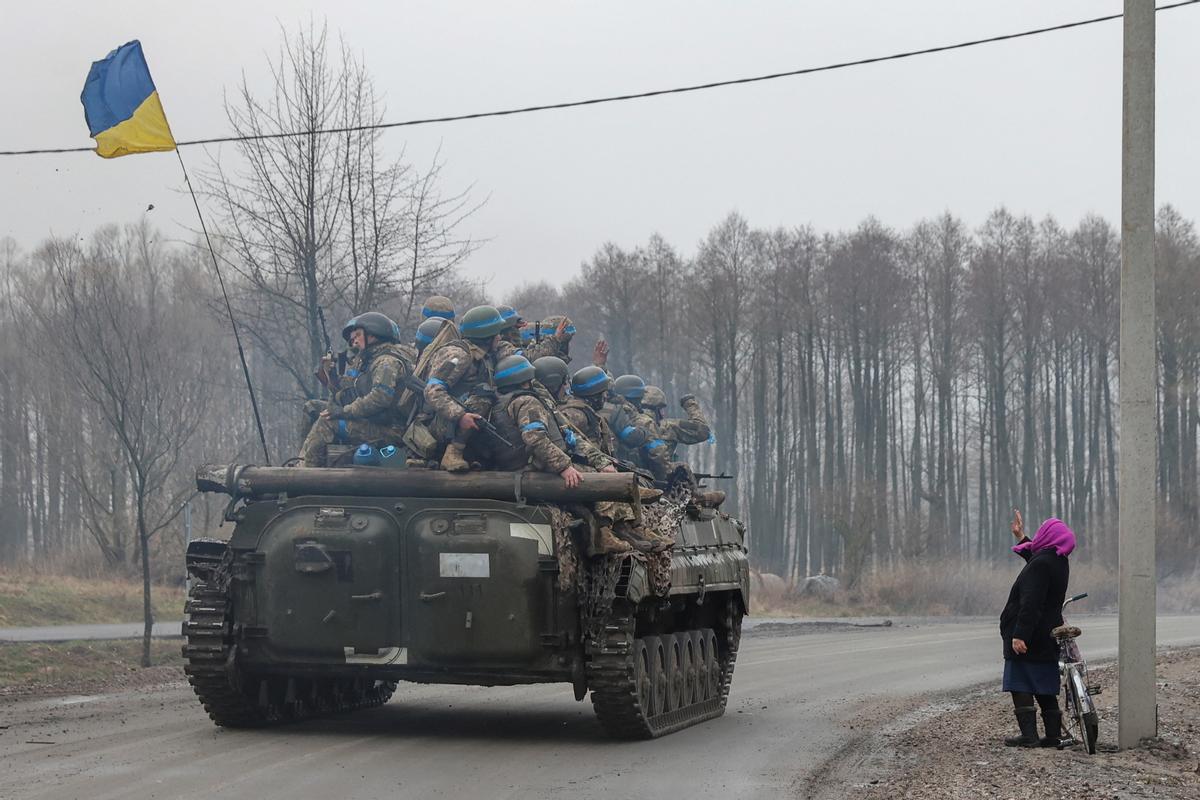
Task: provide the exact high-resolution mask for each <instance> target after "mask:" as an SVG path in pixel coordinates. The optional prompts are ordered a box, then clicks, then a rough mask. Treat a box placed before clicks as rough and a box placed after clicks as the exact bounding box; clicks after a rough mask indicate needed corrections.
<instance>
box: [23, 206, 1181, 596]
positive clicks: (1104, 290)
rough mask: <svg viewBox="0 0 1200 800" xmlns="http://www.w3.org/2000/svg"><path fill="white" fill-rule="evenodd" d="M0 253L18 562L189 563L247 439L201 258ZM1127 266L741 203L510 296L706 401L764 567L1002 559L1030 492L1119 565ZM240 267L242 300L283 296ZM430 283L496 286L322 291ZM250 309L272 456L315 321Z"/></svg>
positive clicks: (1169, 412)
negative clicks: (188, 538) (827, 222)
mask: <svg viewBox="0 0 1200 800" xmlns="http://www.w3.org/2000/svg"><path fill="white" fill-rule="evenodd" d="M1157 241H1158V265H1159V269H1158V271H1159V338H1158V342H1159V367H1160V392H1159V398H1160V402H1159V420H1160V422H1159V427H1160V444H1161V446H1160V467H1159V473H1160V480H1159V485H1160V493H1161V515H1160V540H1161V547H1162V549H1163V551H1164V553H1165V554H1166V555H1165V557H1163V558H1161V559H1160V560H1159V564H1160V569H1161V570H1162V571H1163V573H1164V575H1166V574H1172V573H1173V574H1189V573H1191V572H1192V571H1194V570H1195V569H1196V566H1197V564H1196V559H1197V556H1196V554H1197V544H1198V542H1197V515H1198V508H1197V489H1198V477H1197V454H1198V453H1197V435H1198V433H1200V393H1198V384H1197V377H1198V376H1197V372H1198V371H1200V330H1198V327H1200V322H1198V321H1197V316H1196V314H1195V311H1194V308H1195V304H1196V300H1197V299H1198V298H1200V240H1198V239H1197V236H1196V232H1195V228H1194V225H1193V224H1192V223H1191V222H1189V221H1187V220H1186V219H1184V218H1183V217H1182V216H1181V215H1180V214H1179V213H1178V212H1177V211H1175V210H1174V209H1173V208H1171V207H1169V206H1167V207H1164V208H1163V209H1162V210H1161V211H1160V213H1159V219H1158V239H1157ZM326 246H327V247H329V246H330V245H328V244H327V245H326ZM2 251H3V252H2V255H3V258H4V262H5V263H4V275H5V280H4V283H3V285H2V286H0V291H2V293H3V294H2V298H0V300H2V306H0V307H2V308H3V314H2V316H0V328H2V332H3V337H2V340H3V342H4V345H3V351H2V352H0V402H2V403H3V407H4V409H5V413H4V414H3V416H2V418H0V426H2V430H0V498H2V502H0V558H3V560H4V561H6V562H19V561H25V560H34V561H38V560H54V559H58V560H60V561H61V560H64V559H65V560H72V559H83V560H88V559H91V560H92V561H97V560H102V561H103V562H104V563H106V564H108V565H111V566H112V567H113V568H116V569H120V568H127V567H129V566H131V565H134V564H137V563H138V560H139V556H140V553H141V552H142V550H143V547H144V544H145V543H146V542H149V543H150V547H151V549H152V552H160V553H162V558H161V560H160V561H159V562H158V567H157V570H158V571H159V573H160V574H161V575H162V576H164V577H166V576H170V575H178V573H179V561H178V555H179V553H180V550H181V547H182V537H183V530H182V520H181V516H180V513H179V512H180V509H181V508H182V504H183V503H184V502H185V501H187V500H189V498H190V499H191V501H192V502H193V504H194V506H195V509H196V514H195V516H194V519H195V528H196V530H195V531H194V534H195V535H200V534H201V533H206V534H211V533H214V532H216V525H217V523H218V522H219V511H220V509H219V508H218V507H215V506H213V505H211V501H205V500H203V499H202V498H195V497H192V496H191V493H190V478H191V470H192V467H193V466H194V465H195V464H196V463H199V462H202V461H205V460H217V461H224V460H235V459H240V460H243V461H245V460H254V459H256V457H257V452H256V447H255V441H256V437H255V434H254V431H253V427H252V422H251V419H252V418H251V415H250V412H249V408H248V401H247V400H246V395H245V391H244V388H243V386H242V385H241V383H240V374H239V371H238V369H237V368H236V359H235V358H234V357H233V349H232V345H231V343H230V334H229V331H228V329H227V324H226V323H225V321H224V319H223V317H222V315H221V314H219V313H218V311H219V308H218V307H217V306H216V305H215V303H214V302H213V298H214V281H213V279H212V276H211V273H210V270H209V269H208V268H207V267H206V265H205V262H204V261H203V260H202V259H201V258H200V257H199V253H198V251H197V250H195V249H194V248H187V247H182V246H174V247H169V246H166V245H163V244H161V243H159V242H158V241H157V234H156V232H155V231H154V229H153V228H152V227H151V226H150V225H149V224H147V223H145V222H143V223H141V224H139V225H133V226H129V227H128V228H126V229H123V230H119V229H117V228H105V229H102V230H101V231H99V232H97V233H96V234H95V235H93V236H92V237H91V238H90V239H89V240H88V241H86V242H84V241H80V240H78V239H51V240H48V241H46V242H44V243H43V244H41V245H40V246H38V247H37V248H35V249H33V250H32V251H29V252H23V251H22V250H20V249H19V248H18V247H17V246H16V244H15V243H13V242H6V243H5V244H4V247H3V248H2ZM324 257H325V256H322V258H324ZM229 258H230V259H231V260H232V259H234V258H236V256H232V255H231V256H229ZM1119 264H1120V257H1119V240H1118V236H1117V232H1116V230H1115V229H1114V228H1113V226H1112V225H1111V224H1110V223H1109V222H1107V221H1106V220H1104V219H1101V218H1098V217H1088V218H1086V219H1084V220H1082V221H1081V222H1080V223H1079V224H1078V225H1077V226H1075V227H1074V228H1073V229H1065V228H1063V227H1061V226H1060V225H1058V224H1057V223H1056V222H1054V221H1053V220H1052V219H1045V220H1042V221H1040V222H1036V221H1034V220H1033V219H1031V218H1029V217H1026V216H1018V215H1015V214H1013V213H1011V212H1009V211H1007V210H1005V209H1002V208H1001V209H998V210H996V211H995V212H993V213H992V214H991V215H990V216H989V217H988V219H987V220H986V221H985V222H984V223H983V224H982V225H981V226H979V227H978V228H977V229H974V230H972V229H970V228H969V227H968V226H967V225H965V224H964V223H963V222H962V221H961V220H959V219H956V218H955V217H954V216H952V215H950V214H946V215H944V216H942V217H940V218H937V219H933V220H925V221H922V222H920V223H918V224H916V225H914V226H913V227H911V228H910V229H908V230H903V231H900V230H894V229H891V228H888V227H886V226H885V225H883V224H882V223H880V222H879V221H877V220H874V219H868V220H865V221H864V222H863V223H862V224H860V225H859V226H858V227H857V228H855V229H854V230H850V231H843V232H837V233H821V232H817V231H814V230H812V229H811V228H807V227H799V228H794V229H787V230H783V229H777V230H759V229H755V228H752V227H751V226H750V224H749V222H748V221H747V220H745V219H743V218H742V217H741V216H739V215H737V214H736V213H735V214H730V215H729V216H728V217H727V218H726V219H724V220H722V221H721V222H720V223H719V224H718V225H716V226H715V227H714V228H713V229H712V230H711V231H710V233H709V234H708V235H707V236H706V237H705V238H704V240H703V241H701V242H700V243H699V245H698V247H697V248H696V249H695V251H694V253H691V254H683V253H681V252H679V251H678V250H676V249H675V248H674V247H673V246H672V245H670V244H669V243H667V242H666V241H664V240H663V239H662V238H661V237H658V236H655V237H652V238H651V239H650V240H649V241H648V242H647V243H646V244H645V245H644V246H641V247H636V248H633V249H625V248H621V247H618V246H617V245H614V244H611V243H610V244H605V245H603V246H601V247H600V248H599V249H598V250H597V252H596V254H595V256H594V257H593V258H592V259H591V260H589V261H588V262H586V263H584V264H583V265H582V267H581V269H580V271H579V273H578V274H577V275H576V276H575V277H573V278H572V279H570V280H569V281H567V282H566V283H565V284H564V285H563V286H561V287H556V286H552V285H549V284H544V283H543V284H534V285H526V286H523V287H521V288H519V289H518V290H516V291H514V292H511V293H510V294H509V296H507V297H505V298H502V299H504V300H507V301H509V302H511V303H512V304H513V305H515V306H516V307H517V308H519V309H520V310H521V311H522V313H523V314H524V315H525V316H526V317H527V318H528V319H536V318H538V317H540V316H545V315H548V314H550V313H554V312H556V311H565V312H566V313H568V314H570V315H571V317H572V319H573V320H574V321H575V323H576V326H577V327H578V328H579V330H580V334H579V335H578V336H577V337H576V342H575V345H574V348H573V349H574V352H575V353H576V354H577V355H576V366H578V365H579V363H580V362H581V359H583V358H586V354H587V353H589V352H590V348H591V345H592V343H593V342H594V340H595V339H596V338H597V337H599V336H604V337H605V338H606V339H607V340H608V341H609V343H610V345H611V348H612V356H611V360H610V366H611V368H612V369H613V370H614V372H617V373H620V372H625V371H637V372H639V373H640V374H642V375H643V376H645V377H646V378H647V380H648V381H650V382H653V383H657V384H659V385H660V386H661V387H662V388H663V389H664V390H665V391H666V392H667V394H668V397H671V398H673V399H674V398H678V397H679V396H680V395H682V394H683V393H685V392H694V393H696V394H697V395H699V396H700V398H701V399H702V402H703V404H704V406H705V407H706V408H707V409H708V410H709V411H710V414H711V417H712V421H713V423H714V429H715V431H716V441H715V442H714V443H712V444H701V445H695V446H692V447H690V448H688V449H687V450H685V451H684V452H685V454H686V456H687V457H688V458H689V459H690V460H692V461H693V462H694V463H695V464H697V465H700V466H704V467H713V468H715V469H717V470H727V471H730V472H732V473H734V474H736V475H737V480H736V482H734V483H733V484H731V485H730V486H728V487H727V488H728V489H729V491H730V500H729V507H730V508H731V509H733V510H735V511H736V512H737V513H739V514H741V515H743V516H744V517H746V518H747V519H748V521H749V523H750V530H751V536H752V541H753V548H752V553H753V557H754V559H755V561H756V562H757V564H758V565H760V566H761V567H762V568H763V569H766V570H769V571H772V572H777V573H780V574H784V575H791V576H798V575H804V574H812V573H817V572H821V571H824V572H827V573H831V574H836V575H840V576H843V577H844V578H845V579H847V580H848V581H850V582H851V583H853V581H854V580H856V579H857V578H858V577H859V576H861V575H862V574H864V571H866V570H870V569H875V568H882V567H887V566H888V565H891V564H894V563H896V562H898V561H903V560H906V559H914V558H927V557H938V558H950V559H971V560H996V559H1000V558H1003V557H1004V555H1005V552H1006V549H1005V542H1006V540H1007V537H1008V532H1007V529H1006V525H1005V523H1006V520H1007V519H1008V518H1009V516H1010V514H1011V509H1012V508H1013V507H1014V506H1017V507H1020V508H1022V509H1023V510H1024V511H1025V514H1026V517H1027V518H1028V519H1030V520H1036V519H1040V518H1042V517H1044V516H1048V515H1057V516H1061V517H1063V518H1064V519H1067V520H1069V521H1070V523H1071V524H1072V525H1073V526H1074V527H1075V528H1076V529H1077V530H1078V531H1080V532H1082V534H1083V535H1082V537H1081V539H1082V542H1083V546H1082V547H1081V551H1080V554H1079V557H1080V558H1082V559H1084V560H1094V561H1097V562H1100V563H1104V564H1112V563H1115V558H1116V498H1117V491H1116V485H1117V463H1118V456H1119V448H1118V432H1117V430H1116V429H1115V425H1116V419H1117V404H1118V402H1119V397H1118V395H1117V366H1118V365H1117V356H1116V354H1117V346H1116V345H1117V341H1116V333H1117V322H1118V315H1117V300H1118V279H1119ZM333 279H334V278H332V277H331V280H333ZM235 282H236V285H237V290H238V296H239V297H241V298H243V302H249V300H247V298H256V297H257V296H258V295H259V294H260V293H263V294H265V295H266V296H267V299H266V300H264V302H267V301H270V302H274V301H275V300H276V295H278V294H279V292H275V291H269V292H268V291H265V290H262V289H259V288H256V286H255V284H254V282H253V280H252V279H251V278H250V277H249V276H246V275H243V274H241V273H240V272H239V273H238V274H237V277H236V278H235ZM434 288H437V289H440V290H442V291H445V292H446V293H449V294H450V295H451V296H453V297H454V298H455V300H456V301H457V302H458V304H459V305H460V307H465V306H466V305H469V304H471V303H473V302H478V301H481V300H484V299H486V295H485V294H484V293H481V291H480V289H479V287H478V286H475V285H472V284H470V283H468V282H465V281H463V280H461V279H460V278H459V277H458V273H457V271H456V270H455V269H454V267H453V266H451V267H450V268H448V269H447V270H446V271H445V272H444V273H443V274H442V280H441V281H440V282H439V283H438V284H436V285H429V286H427V285H420V286H416V287H414V286H404V287H403V288H397V287H392V288H390V289H389V290H388V291H387V292H383V293H378V294H375V295H373V296H371V298H370V302H369V303H368V302H365V301H364V302H363V303H362V304H359V305H350V304H348V303H346V302H345V301H344V298H342V297H333V298H330V299H329V300H328V302H329V303H330V306H329V308H330V313H331V316H334V317H336V319H338V320H340V319H341V318H342V316H344V315H345V314H348V313H353V312H357V311H361V310H364V309H366V308H368V307H381V308H383V309H384V310H385V311H389V312H391V313H393V314H395V315H396V316H397V318H399V319H401V320H404V324H405V327H406V330H411V329H412V326H413V324H414V322H415V320H413V319H412V317H411V315H408V316H406V314H405V310H406V309H410V308H411V307H412V303H413V302H414V297H415V300H416V301H417V302H419V300H420V297H419V296H417V294H419V293H420V292H424V291H428V290H432V289H434ZM495 299H497V300H499V299H501V298H495ZM298 305H299V306H300V307H302V306H303V303H302V301H298ZM240 324H241V325H242V326H243V328H244V330H245V331H246V332H248V333H249V334H250V337H251V341H252V342H253V343H254V344H253V345H252V347H251V369H252V372H253V374H254V376H255V380H256V383H257V384H258V386H259V387H261V389H262V390H263V393H264V395H265V397H266V405H265V409H264V413H265V417H266V421H267V427H268V437H269V442H270V444H271V448H272V451H273V452H274V453H277V454H279V455H278V456H277V458H276V460H281V459H282V458H284V457H287V456H290V455H292V454H294V452H295V450H296V446H297V443H298V439H299V436H300V429H301V424H300V423H301V420H300V417H299V413H298V408H299V405H300V403H301V402H302V400H303V399H304V398H305V397H307V396H308V392H309V391H310V387H308V385H307V382H306V381H307V374H308V373H307V370H308V369H309V368H310V366H311V365H310V364H309V353H308V350H309V346H308V342H307V338H308V332H307V331H306V330H305V327H304V325H303V324H301V323H298V324H297V326H296V328H297V329H296V330H295V331H293V332H292V333H291V334H290V342H289V341H282V342H280V344H279V347H278V348H276V349H275V350H270V349H268V348H265V347H262V346H259V345H258V342H259V340H260V338H269V337H276V338H284V339H287V338H288V337H289V334H288V333H287V332H286V331H284V330H280V329H278V328H271V329H269V330H263V329H262V328H261V327H260V326H259V324H258V322H257V321H256V320H255V318H254V317H253V316H252V315H250V314H245V315H244V316H243V317H242V318H241V320H240ZM273 324H275V325H277V324H278V321H277V320H276V321H274V323H273ZM334 324H335V325H336V324H337V323H336V322H335V323H334ZM297 342H300V343H301V344H299V345H297V344H296V343H297ZM289 352H290V353H293V355H292V356H291V360H290V361H284V362H283V363H281V358H280V354H283V353H289ZM218 535H219V534H218Z"/></svg>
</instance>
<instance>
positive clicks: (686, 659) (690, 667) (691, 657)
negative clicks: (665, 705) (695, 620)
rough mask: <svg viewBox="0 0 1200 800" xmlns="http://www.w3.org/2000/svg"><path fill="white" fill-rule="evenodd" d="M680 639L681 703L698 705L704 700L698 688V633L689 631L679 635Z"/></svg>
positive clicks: (702, 693)
mask: <svg viewBox="0 0 1200 800" xmlns="http://www.w3.org/2000/svg"><path fill="white" fill-rule="evenodd" d="M676 636H679V637H682V638H681V639H680V645H681V646H682V648H683V702H684V704H686V705H691V704H692V703H699V702H700V701H701V700H703V699H704V692H703V690H702V689H701V688H700V660H699V653H700V632H699V631H689V632H687V633H679V634H676Z"/></svg>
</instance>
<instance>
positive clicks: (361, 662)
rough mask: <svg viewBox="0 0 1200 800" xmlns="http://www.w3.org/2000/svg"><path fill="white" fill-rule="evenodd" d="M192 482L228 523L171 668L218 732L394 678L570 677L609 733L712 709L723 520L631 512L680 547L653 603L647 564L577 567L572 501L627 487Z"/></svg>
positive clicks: (731, 531) (716, 706)
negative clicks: (216, 496) (180, 654)
mask: <svg viewBox="0 0 1200 800" xmlns="http://www.w3.org/2000/svg"><path fill="white" fill-rule="evenodd" d="M197 485H198V487H199V488H200V489H201V490H202V491H216V492H224V493H227V494H231V495H233V500H232V501H231V503H230V506H229V508H228V509H227V512H226V515H227V518H228V519H230V520H231V521H233V522H235V523H236V525H235V528H234V531H233V535H232V537H231V538H230V540H229V541H228V542H223V541H217V540H198V541H195V542H192V544H191V545H190V546H189V548H188V555H187V564H188V572H189V575H191V577H192V578H193V579H194V583H193V586H192V590H191V592H190V594H189V599H188V604H187V619H186V621H185V622H184V634H185V635H186V638H187V642H186V644H185V645H184V655H185V658H186V667H185V669H186V672H187V674H188V678H189V681H190V682H191V684H192V686H193V687H194V689H195V692H196V694H197V696H198V697H199V699H200V701H201V703H203V705H204V707H205V709H206V710H207V711H208V713H209V715H210V716H211V717H212V719H213V720H214V721H215V722H216V723H217V724H219V725H224V726H230V727H246V726H261V725H268V724H272V723H275V722H279V721H285V720H289V719H301V718H305V717H309V716H313V715H317V714H323V713H329V712H332V711H340V710H352V709H356V708H363V707H368V706H375V705H380V704H382V703H384V702H386V701H387V700H388V699H389V698H390V696H391V694H392V691H393V690H394V688H395V686H396V682H397V681H399V680H408V681H418V682H424V683H460V684H477V685H487V686H491V685H507V684H523V683H551V682H565V683H570V684H572V685H573V686H574V688H575V693H576V698H577V699H581V700H582V699H583V698H584V697H585V696H586V695H587V693H588V692H589V691H590V692H591V695H592V703H593V706H594V707H595V710H596V714H597V716H598V717H599V719H600V721H601V723H602V724H603V725H604V727H605V728H606V729H607V730H608V731H609V732H610V733H612V734H613V735H617V736H623V737H643V738H645V737H654V736H659V735H662V734H664V733H669V732H671V731H674V730H678V729H680V728H683V727H686V726H688V725H693V724H695V723H697V722H699V721H702V720H705V719H710V718H712V717H715V716H719V715H720V714H722V713H723V712H724V709H725V704H726V699H727V697H728V692H729V687H730V681H731V679H732V674H733V665H734V660H735V659H736V656H737V648H738V642H739V638H740V632H741V619H742V615H743V614H744V613H745V610H746V603H747V601H748V581H749V568H748V565H747V562H746V552H745V547H744V529H743V527H742V525H741V523H740V522H738V521H737V520H735V519H733V518H731V517H729V516H728V515H725V514H722V513H720V512H718V511H716V510H714V509H711V508H702V507H699V506H696V505H692V504H687V505H685V504H684V503H682V502H679V503H674V504H672V503H671V502H668V501H665V500H660V501H658V502H655V503H652V504H648V505H646V506H645V507H644V509H643V514H644V517H645V518H646V519H647V520H648V521H649V522H656V523H657V524H658V525H659V526H660V530H661V529H662V526H669V528H670V532H671V533H672V534H673V536H674V538H675V541H676V544H675V546H674V548H673V550H671V551H670V553H669V555H668V556H665V557H664V558H666V559H668V560H669V573H670V585H669V589H668V588H666V587H659V588H660V589H662V591H661V593H658V594H656V593H655V588H654V581H652V579H651V578H652V574H651V566H652V563H651V560H652V559H653V558H655V557H654V556H641V555H628V556H623V557H599V558H587V557H585V556H584V555H583V554H584V553H585V552H586V549H585V547H586V541H587V538H588V537H589V536H592V535H594V534H595V525H596V520H595V519H594V518H593V517H592V515H591V514H590V513H588V511H587V507H586V504H587V503H590V502H594V501H595V500H599V499H623V500H630V499H632V498H640V497H641V494H642V490H641V489H640V488H639V487H638V485H637V483H636V482H635V478H634V476H627V475H611V474H588V475H586V476H585V480H584V483H583V485H581V486H580V487H578V488H577V489H575V490H567V489H566V488H565V486H564V485H563V482H562V480H561V479H559V478H558V477H557V476H552V475H551V476H547V475H539V474H536V473H500V472H493V473H471V474H469V475H466V476H456V475H450V474H447V473H445V472H436V471H426V470H394V471H390V470H385V469H381V468H376V467H352V468H347V469H282V468H269V467H253V466H247V467H237V466H219V467H213V466H208V467H204V468H202V469H201V470H200V471H199V472H198V476H197ZM654 494H655V495H657V492H655V493H654ZM551 502H553V503H556V504H559V505H561V506H566V507H569V508H570V509H571V510H572V512H573V514H574V516H568V515H567V514H565V513H563V512H562V511H561V510H560V509H559V505H549V503H551Z"/></svg>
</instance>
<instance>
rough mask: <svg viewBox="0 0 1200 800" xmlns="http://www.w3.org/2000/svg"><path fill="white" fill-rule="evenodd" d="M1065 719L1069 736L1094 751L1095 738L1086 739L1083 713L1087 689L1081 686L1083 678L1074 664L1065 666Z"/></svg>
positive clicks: (1086, 733)
mask: <svg viewBox="0 0 1200 800" xmlns="http://www.w3.org/2000/svg"><path fill="white" fill-rule="evenodd" d="M1066 683H1067V713H1066V715H1065V716H1066V717H1067V719H1066V720H1064V722H1065V723H1066V724H1067V726H1068V727H1069V728H1070V732H1071V738H1073V739H1074V740H1075V741H1077V742H1079V743H1080V744H1082V745H1083V746H1084V747H1086V748H1087V751H1088V752H1089V753H1095V752H1096V745H1095V739H1094V738H1093V739H1092V740H1091V742H1090V743H1089V741H1088V730H1087V728H1088V726H1087V720H1086V719H1085V718H1084V715H1085V714H1086V713H1087V712H1086V710H1085V708H1086V705H1085V704H1086V700H1085V698H1087V696H1088V695H1087V691H1086V690H1085V689H1084V688H1083V680H1082V678H1081V676H1080V675H1079V670H1078V669H1077V668H1076V667H1075V665H1074V664H1072V665H1070V666H1068V667H1067V681H1066Z"/></svg>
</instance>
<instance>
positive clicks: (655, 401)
mask: <svg viewBox="0 0 1200 800" xmlns="http://www.w3.org/2000/svg"><path fill="white" fill-rule="evenodd" d="M666 407H667V396H666V395H665V394H663V390H662V389H660V388H658V387H657V386H651V385H650V384H646V392H645V394H643V395H642V408H654V409H662V408H666Z"/></svg>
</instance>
